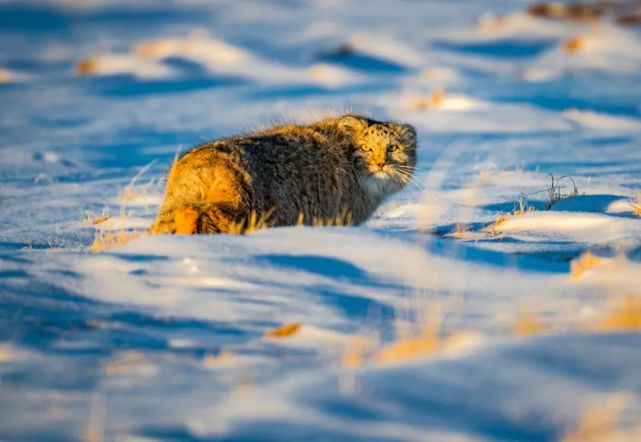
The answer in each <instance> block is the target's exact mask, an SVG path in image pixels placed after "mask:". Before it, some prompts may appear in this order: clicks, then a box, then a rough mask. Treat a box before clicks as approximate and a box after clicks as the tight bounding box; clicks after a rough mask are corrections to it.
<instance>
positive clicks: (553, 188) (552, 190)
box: [545, 174, 579, 210]
mask: <svg viewBox="0 0 641 442" xmlns="http://www.w3.org/2000/svg"><path fill="white" fill-rule="evenodd" d="M548 176H549V177H550V185H549V186H548V187H547V192H548V200H547V202H546V203H545V210H550V209H551V208H552V206H553V205H554V204H556V203H558V202H559V201H561V200H564V199H567V198H570V197H573V196H577V195H578V194H579V189H577V187H576V183H575V182H574V179H573V178H572V177H570V176H562V177H560V178H559V179H558V180H555V179H554V175H552V174H549V175H548ZM564 179H567V180H570V181H572V190H571V191H570V192H567V193H562V192H561V190H562V189H563V186H561V181H562V180H564Z"/></svg>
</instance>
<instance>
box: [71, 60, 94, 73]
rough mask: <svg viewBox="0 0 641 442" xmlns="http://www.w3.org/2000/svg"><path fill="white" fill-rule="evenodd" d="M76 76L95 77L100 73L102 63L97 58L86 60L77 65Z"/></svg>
mask: <svg viewBox="0 0 641 442" xmlns="http://www.w3.org/2000/svg"><path fill="white" fill-rule="evenodd" d="M74 70H75V72H76V75H94V74H97V73H98V72H99V71H100V62H99V61H98V59H97V58H85V59H83V60H80V61H79V62H78V63H76V66H75V68H74Z"/></svg>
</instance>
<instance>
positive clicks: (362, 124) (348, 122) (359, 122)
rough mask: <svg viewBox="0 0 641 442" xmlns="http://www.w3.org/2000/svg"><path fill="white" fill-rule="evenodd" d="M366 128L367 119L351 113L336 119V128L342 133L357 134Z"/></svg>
mask: <svg viewBox="0 0 641 442" xmlns="http://www.w3.org/2000/svg"><path fill="white" fill-rule="evenodd" d="M366 128H367V121H365V120H363V119H362V118H358V117H355V116H353V115H347V116H344V117H342V118H341V119H340V120H338V130H339V131H341V132H342V133H344V134H349V135H354V136H355V135H358V134H359V133H361V132H362V131H363V130H365V129H366Z"/></svg>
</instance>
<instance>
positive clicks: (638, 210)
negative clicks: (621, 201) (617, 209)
mask: <svg viewBox="0 0 641 442" xmlns="http://www.w3.org/2000/svg"><path fill="white" fill-rule="evenodd" d="M632 214H633V215H634V216H639V217H641V193H639V194H638V195H637V199H636V201H633V202H632Z"/></svg>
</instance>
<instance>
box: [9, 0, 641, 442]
mask: <svg viewBox="0 0 641 442" xmlns="http://www.w3.org/2000/svg"><path fill="white" fill-rule="evenodd" d="M529 4H530V3H529V2H526V1H519V0H513V1H503V0H502V1H498V0H495V1H492V0H487V1H468V2H454V1H451V2H444V1H436V0H435V1H423V2H417V1H411V0H399V1H394V2H391V1H389V2H388V1H383V0H380V1H365V0H363V1H350V2H347V1H335V0H310V1H301V2H295V1H272V2H267V1H257V0H254V1H252V0H246V1H206V0H174V1H169V0H167V1H161V0H144V1H137V2H132V1H123V0H93V1H82V0H48V1H45V0H2V1H0V43H1V45H0V103H2V105H1V106H0V177H1V180H0V223H1V225H2V230H1V231H0V439H1V440H3V441H4V440H7V441H24V440H34V441H36V440H37V441H40V440H86V441H98V440H132V441H133V440H145V441H151V440H154V441H157V440H170V441H178V440H186V441H219V440H221V441H222V440H225V441H230V440H274V441H281V440H362V441H378V440H386V441H387V440H389V441H399V440H408V441H414V440H417V441H418V440H430V441H431V440H559V439H562V438H566V440H587V437H589V436H593V437H595V439H592V440H639V438H641V376H640V375H639V368H640V367H641V333H640V332H639V329H641V217H640V215H641V104H640V103H641V88H640V87H639V84H640V83H641V30H640V29H639V28H638V27H637V28H635V27H622V26H619V25H616V24H615V23H614V22H613V21H612V20H610V19H607V20H601V21H597V22H594V21H581V22H567V21H555V20H545V19H541V18H534V17H532V16H529V15H528V14H527V13H526V12H525V11H526V9H527V7H528V6H529ZM345 110H354V111H359V112H363V113H366V114H368V115H372V116H373V117H375V118H379V119H397V120H401V121H404V122H409V123H411V124H414V125H415V126H416V128H417V130H418V133H419V165H418V166H419V170H418V171H417V173H416V177H415V180H414V182H413V183H412V184H411V185H409V186H408V188H407V189H406V190H404V191H403V192H402V193H400V194H398V195H397V196H395V197H394V198H392V199H390V200H389V201H388V202H387V203H386V204H385V205H384V206H383V207H381V208H380V210H379V211H378V212H377V213H376V214H375V216H374V217H373V218H372V219H371V220H370V221H369V222H368V223H367V224H366V225H364V226H360V227H334V228H332V227H326V228H303V227H293V228H279V229H269V230H262V231H259V232H257V233H255V234H251V235H246V236H208V237H203V236H193V237H188V236H175V237H168V236H154V237H151V236H147V235H145V234H139V235H138V236H136V232H140V231H143V230H144V229H145V228H146V227H147V226H148V225H149V223H150V221H151V219H152V218H153V216H154V214H155V211H156V209H157V205H158V203H159V201H160V198H161V196H162V190H163V189H162V184H163V176H164V173H165V172H166V170H167V169H168V167H169V166H170V164H171V162H172V160H173V159H174V158H175V156H176V155H177V154H179V153H180V152H184V151H185V150H187V149H189V148H190V146H193V145H195V144H197V143H199V142H202V141H204V140H209V139H212V138H216V137H224V136H227V135H232V134H235V133H240V132H244V131H247V130H250V129H252V128H256V127H264V126H266V125H269V124H271V123H272V122H274V121H283V120H287V121H289V120H294V121H301V122H302V121H308V120H313V119H315V118H318V117H319V116H322V115H325V114H328V113H332V112H341V111H345ZM551 176H553V177H554V182H555V185H556V184H559V185H560V187H555V188H554V189H552V192H553V193H557V194H559V195H558V196H561V197H562V198H561V200H560V201H556V202H555V201H550V196H549V193H550V190H549V188H550V186H551V184H552V179H551ZM575 187H576V192H575V191H574V190H575ZM575 193H576V194H575ZM118 235H120V237H127V238H128V239H131V241H129V242H127V243H126V244H125V245H122V246H117V247H104V246H105V243H104V241H105V240H108V239H109V238H112V237H115V238H116V239H118V238H119V236H118ZM96 237H99V238H103V243H100V244H102V245H103V247H102V249H101V250H100V251H98V252H95V251H92V248H91V246H92V244H93V243H94V239H95V238H96ZM123 242H124V241H123ZM106 245H107V246H108V244H106ZM94 250H95V248H94Z"/></svg>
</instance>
